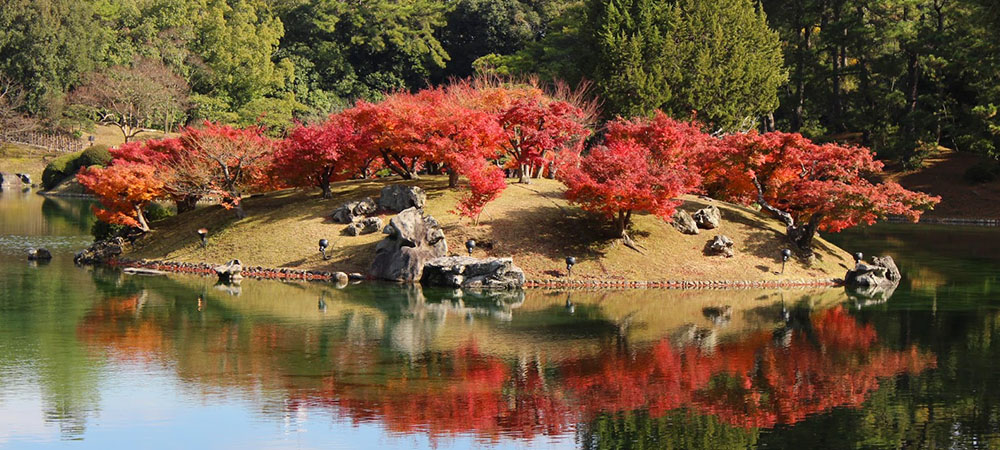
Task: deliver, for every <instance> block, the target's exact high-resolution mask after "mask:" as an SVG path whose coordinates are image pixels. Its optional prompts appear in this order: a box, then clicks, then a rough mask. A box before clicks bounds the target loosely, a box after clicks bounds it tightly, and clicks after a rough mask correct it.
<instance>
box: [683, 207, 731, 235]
mask: <svg viewBox="0 0 1000 450" xmlns="http://www.w3.org/2000/svg"><path fill="white" fill-rule="evenodd" d="M672 219H673V225H674V228H676V229H677V231H680V232H681V233H684V234H698V233H700V232H701V230H714V229H716V228H719V223H720V222H721V221H722V212H721V211H719V208H718V207H716V206H715V205H709V206H706V207H704V208H702V209H699V210H697V211H695V212H694V214H691V213H688V212H687V211H684V210H683V209H678V210H677V211H675V212H674V215H673V217H672Z"/></svg>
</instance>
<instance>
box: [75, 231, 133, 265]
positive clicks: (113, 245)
mask: <svg viewBox="0 0 1000 450" xmlns="http://www.w3.org/2000/svg"><path fill="white" fill-rule="evenodd" d="M124 248H125V239H123V238H120V237H116V238H112V239H107V240H103V241H99V242H95V243H93V244H91V246H90V247H88V248H86V249H84V250H81V251H79V252H77V253H76V255H75V256H74V257H73V262H75V263H77V264H106V263H108V262H109V261H111V260H112V259H115V258H117V257H118V256H119V255H121V254H122V252H123V251H124Z"/></svg>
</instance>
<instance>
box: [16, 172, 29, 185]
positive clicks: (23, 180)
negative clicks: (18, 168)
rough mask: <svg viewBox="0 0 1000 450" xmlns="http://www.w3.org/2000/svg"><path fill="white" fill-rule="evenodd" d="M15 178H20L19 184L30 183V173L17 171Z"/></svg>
mask: <svg viewBox="0 0 1000 450" xmlns="http://www.w3.org/2000/svg"><path fill="white" fill-rule="evenodd" d="M17 178H18V179H20V180H21V184H27V185H29V186H30V185H31V175H28V174H26V173H19V174H17Z"/></svg>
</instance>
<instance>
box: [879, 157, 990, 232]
mask: <svg viewBox="0 0 1000 450" xmlns="http://www.w3.org/2000/svg"><path fill="white" fill-rule="evenodd" d="M987 163H988V160H987V159H986V158H985V157H984V156H982V155H977V154H973V153H964V152H957V151H955V150H952V149H948V148H944V147H938V150H937V152H935V153H934V154H933V155H931V156H929V157H928V158H927V159H925V160H924V163H923V166H922V167H921V168H919V169H916V170H910V171H901V170H899V167H896V166H890V167H888V168H887V172H889V175H888V176H887V178H888V179H890V180H892V181H895V182H897V183H899V184H901V185H903V187H905V188H907V189H911V190H915V191H921V192H925V193H928V194H931V195H940V196H941V203H940V204H938V205H937V206H936V207H935V208H934V210H933V211H928V212H927V213H926V214H925V216H926V217H947V218H970V219H986V218H998V217H1000V181H992V182H989V183H982V184H971V183H969V182H968V181H965V177H964V176H965V171H966V170H969V168H970V167H972V166H975V165H979V164H987Z"/></svg>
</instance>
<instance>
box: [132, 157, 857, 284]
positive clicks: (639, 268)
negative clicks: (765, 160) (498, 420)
mask: <svg viewBox="0 0 1000 450" xmlns="http://www.w3.org/2000/svg"><path fill="white" fill-rule="evenodd" d="M402 182H403V181H401V180H398V179H390V180H388V181H386V180H380V181H349V182H342V183H338V184H335V185H334V193H335V195H334V198H333V199H323V198H321V197H320V196H319V193H318V192H312V191H307V192H303V191H296V190H285V191H278V192H274V193H270V194H267V195H264V196H260V197H256V198H249V199H246V200H245V202H246V203H245V207H246V210H247V213H248V217H247V218H246V219H243V220H236V218H235V215H234V214H233V213H232V212H231V211H227V210H224V209H223V208H221V207H219V206H208V207H204V208H199V209H198V210H196V211H193V212H190V213H185V214H182V215H179V216H176V217H171V218H169V219H166V220H164V221H161V222H157V223H154V224H153V231H152V232H151V233H149V235H148V236H147V237H145V238H143V239H142V240H140V241H139V242H137V245H136V248H135V249H134V250H133V251H132V252H131V253H130V254H129V255H128V256H130V257H133V258H145V259H165V260H172V261H182V262H212V263H221V262H225V261H227V260H230V259H240V260H241V261H242V262H243V263H244V264H245V265H249V266H264V267H283V268H295V269H310V270H331V271H332V270H340V271H347V272H351V271H357V272H366V269H367V268H368V266H369V264H370V263H371V261H372V258H373V255H374V252H375V244H376V242H378V240H380V239H382V237H383V235H382V234H380V233H376V234H369V235H364V236H356V237H355V236H345V235H343V234H342V231H343V230H344V228H345V225H341V224H336V223H333V222H332V221H331V220H330V218H329V216H330V214H331V213H332V211H333V210H334V208H336V207H337V206H338V205H340V204H341V203H343V202H345V201H348V200H353V199H357V198H361V197H364V196H372V197H374V198H377V197H378V194H379V191H380V190H381V188H382V187H383V186H385V185H386V184H387V183H402ZM410 183H416V184H419V185H420V186H422V187H423V188H424V189H425V190H426V191H427V194H428V202H427V207H426V210H427V212H428V213H429V214H430V215H432V216H434V217H435V218H436V219H437V220H438V221H439V222H440V223H441V224H442V226H443V227H444V230H445V235H446V236H447V239H448V247H449V249H450V251H451V252H452V253H454V254H462V253H465V247H464V242H465V241H466V239H468V238H473V239H475V240H476V241H477V242H478V243H479V246H478V248H477V250H476V255H477V256H513V257H514V261H515V263H516V264H517V265H519V266H520V267H521V268H523V269H524V270H525V271H526V273H527V275H528V278H529V279H546V278H558V277H562V276H564V275H565V264H564V262H563V261H564V259H565V257H566V256H570V255H572V256H575V257H577V260H578V261H579V262H578V264H577V266H576V267H574V269H573V276H574V278H577V279H601V280H640V281H656V280H777V279H828V278H835V277H841V276H843V274H844V272H845V271H846V269H847V266H848V264H849V262H850V257H849V255H848V254H847V252H845V251H843V250H841V249H839V248H837V247H835V246H834V245H832V244H830V243H828V242H826V241H825V240H823V239H817V243H816V252H815V255H814V256H813V257H812V258H809V259H806V258H793V260H792V261H790V262H789V264H788V267H787V268H786V269H785V273H784V274H779V273H777V272H778V271H780V270H781V260H780V257H779V254H780V251H781V249H783V248H785V247H787V246H788V244H787V240H786V239H785V238H784V228H783V226H782V225H781V224H780V223H779V222H777V221H775V220H773V219H770V218H768V217H766V216H765V215H763V214H761V213H759V212H757V211H754V210H751V209H749V208H743V207H739V206H735V205H731V204H727V203H722V202H715V201H711V200H707V199H701V198H696V197H685V198H684V200H685V204H684V206H683V207H682V208H684V209H687V210H689V211H694V210H695V209H697V208H700V207H702V206H704V205H706V204H708V203H709V202H711V203H714V204H715V205H717V206H718V207H719V208H720V209H721V210H722V215H723V223H722V225H721V226H720V228H719V229H716V230H708V231H705V230H703V231H702V233H701V234H700V235H695V236H689V235H684V234H681V233H680V232H678V231H676V230H675V229H674V228H673V227H672V226H671V225H670V224H669V223H666V222H664V221H663V220H661V219H658V218H656V217H653V216H648V215H638V216H637V217H636V218H635V224H634V228H633V231H632V235H633V237H634V238H635V239H636V240H637V241H638V243H639V244H640V245H642V246H643V247H644V248H645V249H646V250H645V252H644V253H639V252H637V251H635V250H632V249H630V248H628V247H625V246H624V245H621V243H620V241H618V240H616V239H614V237H613V232H612V230H611V229H610V227H609V226H608V225H607V224H606V223H605V221H603V220H601V219H600V218H598V217H596V216H593V215H591V214H588V213H586V212H584V211H582V210H580V209H579V208H577V207H575V206H572V205H570V204H569V203H567V202H566V201H565V200H564V199H563V196H562V193H563V190H564V188H563V186H562V185H561V184H560V183H558V182H556V181H553V180H534V182H533V183H532V184H531V185H527V186H525V185H517V184H513V185H511V186H509V187H508V188H507V190H506V191H504V193H503V195H502V196H501V197H500V198H499V199H498V200H496V201H495V202H493V203H491V204H489V205H488V206H487V208H486V210H485V212H484V213H483V216H482V218H481V221H480V224H479V225H478V226H476V225H472V224H471V223H470V222H469V220H468V219H464V218H460V217H459V216H458V215H456V214H455V213H453V212H451V211H452V210H453V209H454V206H455V203H456V201H457V200H458V198H459V197H460V196H461V192H460V191H459V190H452V189H448V188H447V180H446V179H445V178H443V177H426V178H424V179H421V180H419V181H414V182H410ZM391 217H392V214H385V215H383V218H384V219H385V220H386V222H388V220H389V219H390V218H391ZM201 227H206V228H208V229H209V230H210V237H209V246H208V248H205V249H202V248H201V247H200V245H199V244H198V236H197V233H196V230H198V228H201ZM716 234H725V235H726V236H729V237H730V238H732V239H733V240H734V241H735V242H736V249H737V251H736V256H735V257H734V258H728V259H727V258H723V257H719V256H711V257H710V256H705V255H704V254H703V250H704V248H705V245H706V243H707V242H708V241H709V240H711V238H712V237H713V236H715V235H716ZM321 238H326V239H329V240H330V242H331V249H330V250H329V251H328V253H329V254H330V255H331V256H332V258H331V259H330V260H328V261H324V260H322V258H321V256H320V253H319V251H318V248H317V242H318V241H319V240H320V239H321Z"/></svg>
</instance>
